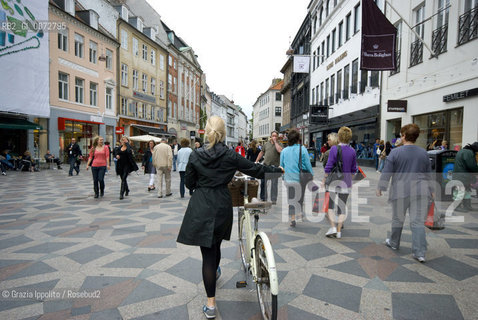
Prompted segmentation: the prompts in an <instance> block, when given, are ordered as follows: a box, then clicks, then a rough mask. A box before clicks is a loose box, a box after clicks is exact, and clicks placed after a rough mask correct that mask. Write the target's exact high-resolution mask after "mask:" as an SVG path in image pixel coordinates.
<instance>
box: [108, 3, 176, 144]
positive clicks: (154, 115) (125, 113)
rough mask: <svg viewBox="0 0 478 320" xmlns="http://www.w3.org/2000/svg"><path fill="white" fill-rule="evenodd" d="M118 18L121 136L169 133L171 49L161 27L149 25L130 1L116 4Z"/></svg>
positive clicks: (119, 125)
mask: <svg viewBox="0 0 478 320" xmlns="http://www.w3.org/2000/svg"><path fill="white" fill-rule="evenodd" d="M115 8H116V9H117V10H118V12H119V14H120V17H119V19H118V23H117V26H118V40H119V42H120V43H121V46H120V48H119V49H118V61H119V64H118V83H119V97H118V118H119V119H118V127H119V130H118V132H117V134H118V136H120V135H122V134H125V135H128V136H136V135H143V134H155V135H166V134H167V118H166V101H167V95H166V77H167V65H166V63H167V62H166V61H167V59H168V50H167V48H166V47H165V46H164V45H162V44H161V43H160V42H159V41H157V38H156V35H157V33H158V30H157V28H156V27H154V26H145V24H144V21H143V20H142V18H141V17H139V16H135V15H134V14H135V13H134V12H133V11H131V9H130V8H128V7H126V5H118V6H116V7H115Z"/></svg>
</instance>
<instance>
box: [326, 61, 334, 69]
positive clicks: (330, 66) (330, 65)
mask: <svg viewBox="0 0 478 320" xmlns="http://www.w3.org/2000/svg"><path fill="white" fill-rule="evenodd" d="M333 66H334V62H333V61H332V62H331V63H329V65H328V66H327V70H329V69H330V68H332V67H333Z"/></svg>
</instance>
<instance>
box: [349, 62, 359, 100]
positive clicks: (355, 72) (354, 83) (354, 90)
mask: <svg viewBox="0 0 478 320" xmlns="http://www.w3.org/2000/svg"><path fill="white" fill-rule="evenodd" d="M357 82H358V59H355V60H354V61H353V62H352V85H351V88H350V89H351V90H350V92H351V93H357Z"/></svg>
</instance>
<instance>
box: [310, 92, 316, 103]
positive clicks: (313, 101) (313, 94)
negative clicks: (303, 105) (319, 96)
mask: <svg viewBox="0 0 478 320" xmlns="http://www.w3.org/2000/svg"><path fill="white" fill-rule="evenodd" d="M311 98H312V101H311V104H315V88H312V97H311Z"/></svg>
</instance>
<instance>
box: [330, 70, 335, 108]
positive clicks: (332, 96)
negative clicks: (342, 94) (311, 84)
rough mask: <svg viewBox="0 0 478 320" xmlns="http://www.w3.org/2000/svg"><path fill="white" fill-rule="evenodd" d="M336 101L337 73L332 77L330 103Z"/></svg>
mask: <svg viewBox="0 0 478 320" xmlns="http://www.w3.org/2000/svg"><path fill="white" fill-rule="evenodd" d="M334 103H335V74H333V75H332V76H331V77H330V105H333V104H334Z"/></svg>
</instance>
